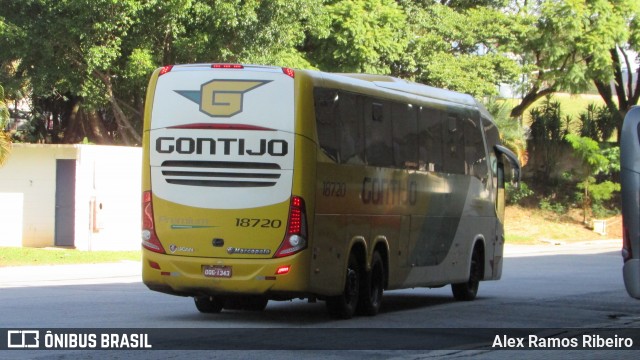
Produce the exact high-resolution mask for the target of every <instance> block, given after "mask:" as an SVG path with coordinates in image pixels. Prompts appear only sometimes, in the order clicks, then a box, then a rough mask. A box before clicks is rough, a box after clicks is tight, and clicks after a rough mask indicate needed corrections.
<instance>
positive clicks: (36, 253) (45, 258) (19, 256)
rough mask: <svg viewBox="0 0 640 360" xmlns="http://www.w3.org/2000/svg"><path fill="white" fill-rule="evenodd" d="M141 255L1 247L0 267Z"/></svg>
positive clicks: (137, 258)
mask: <svg viewBox="0 0 640 360" xmlns="http://www.w3.org/2000/svg"><path fill="white" fill-rule="evenodd" d="M141 256H142V255H141V252H140V251H79V250H72V249H60V248H44V249H36V248H9V247H0V267H3V266H27V265H60V264H97V263H109V262H120V261H140V258H141Z"/></svg>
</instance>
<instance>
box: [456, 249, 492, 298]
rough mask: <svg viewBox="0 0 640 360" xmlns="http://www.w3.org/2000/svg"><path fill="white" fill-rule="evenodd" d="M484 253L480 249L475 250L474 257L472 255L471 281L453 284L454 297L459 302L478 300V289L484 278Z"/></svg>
mask: <svg viewBox="0 0 640 360" xmlns="http://www.w3.org/2000/svg"><path fill="white" fill-rule="evenodd" d="M483 260H484V259H483V256H482V252H481V251H480V248H479V247H475V248H474V249H473V255H471V267H470V269H469V280H468V281H467V282H463V283H458V284H451V291H452V292H453V297H454V298H455V299H456V300H459V301H471V300H473V299H475V298H476V295H477V294H478V287H480V279H482V277H483V271H482V262H483Z"/></svg>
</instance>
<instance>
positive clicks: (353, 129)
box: [336, 92, 364, 164]
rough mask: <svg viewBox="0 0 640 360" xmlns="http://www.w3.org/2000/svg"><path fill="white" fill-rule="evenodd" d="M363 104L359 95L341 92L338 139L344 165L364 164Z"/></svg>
mask: <svg viewBox="0 0 640 360" xmlns="http://www.w3.org/2000/svg"><path fill="white" fill-rule="evenodd" d="M362 102H363V101H362V97H361V96H359V95H355V94H351V93H348V92H340V103H339V105H338V109H339V110H338V112H339V118H340V128H339V134H338V135H339V137H337V138H336V139H337V141H339V142H340V162H341V163H342V164H364V130H363V118H362Z"/></svg>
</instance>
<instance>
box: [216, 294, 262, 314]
mask: <svg viewBox="0 0 640 360" xmlns="http://www.w3.org/2000/svg"><path fill="white" fill-rule="evenodd" d="M268 302H269V299H267V298H266V297H264V296H251V295H249V296H229V297H227V298H226V301H225V302H224V304H223V305H224V308H225V309H228V310H246V311H263V310H264V309H265V308H266V307H267V303H268Z"/></svg>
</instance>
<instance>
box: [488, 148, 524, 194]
mask: <svg viewBox="0 0 640 360" xmlns="http://www.w3.org/2000/svg"><path fill="white" fill-rule="evenodd" d="M493 149H494V150H495V152H496V154H497V156H498V157H500V156H502V155H504V157H505V158H506V159H507V161H508V162H509V165H511V169H512V170H513V180H512V182H515V184H516V186H517V184H518V183H519V182H520V179H521V177H522V171H521V168H520V161H519V160H518V157H517V156H516V154H514V153H513V151H511V150H509V149H508V148H506V147H504V146H502V145H495V146H494V147H493Z"/></svg>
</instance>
